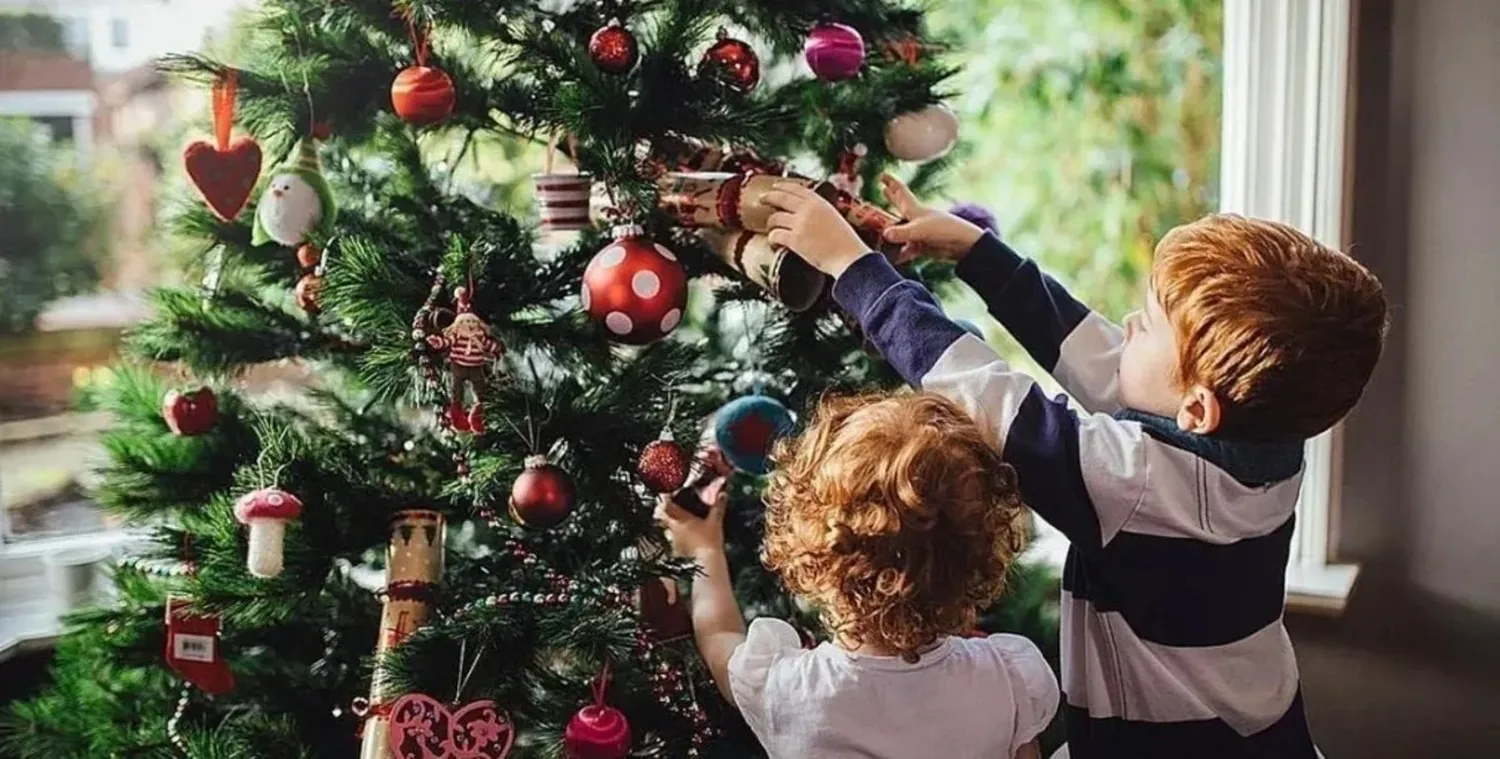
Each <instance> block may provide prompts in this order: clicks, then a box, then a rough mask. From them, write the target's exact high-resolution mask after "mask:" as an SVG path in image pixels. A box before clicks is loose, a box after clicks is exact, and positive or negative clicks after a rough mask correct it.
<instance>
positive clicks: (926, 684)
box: [729, 618, 1058, 759]
mask: <svg viewBox="0 0 1500 759" xmlns="http://www.w3.org/2000/svg"><path fill="white" fill-rule="evenodd" d="M729 683H730V688H731V690H732V691H733V693H734V701H735V704H736V705H737V706H738V707H739V709H740V712H741V713H743V714H744V715H745V721H746V722H748V723H749V725H750V729H751V730H753V731H754V732H755V735H756V736H757V737H758V738H760V741H761V743H762V744H763V745H764V746H765V748H766V751H767V752H768V753H769V754H770V756H771V759H812V758H813V757H816V758H817V759H840V758H841V757H851V758H852V757H860V758H861V759H866V758H868V759H874V758H876V757H878V758H879V759H927V758H929V757H943V759H971V758H972V759H1002V758H1003V759H1009V757H1012V756H1014V755H1015V752H1016V750H1017V749H1018V748H1020V747H1021V746H1022V745H1024V744H1025V743H1026V742H1027V741H1030V740H1032V739H1033V738H1035V737H1036V736H1037V734H1038V733H1040V732H1041V731H1042V730H1043V729H1045V728H1046V727H1047V723H1048V722H1050V721H1051V719H1052V715H1053V714H1054V713H1055V712H1056V711H1057V700H1058V688H1057V678H1056V677H1054V676H1053V674H1052V670H1051V668H1050V667H1048V666H1047V661H1046V659H1044V658H1042V652H1041V651H1039V650H1038V649H1037V647H1036V645H1035V644H1033V643H1032V642H1031V641H1029V640H1027V639H1025V638H1022V637H1020V636H1017V635H990V636H988V637H984V638H958V637H949V638H944V639H943V640H942V641H941V642H939V643H938V645H937V647H936V648H934V649H932V650H930V651H928V652H926V653H924V654H922V658H921V660H919V661H917V662H916V663H914V664H908V663H907V662H904V661H902V660H901V659H900V658H898V657H886V656H860V655H856V654H851V653H849V652H847V651H844V650H843V649H840V648H838V647H837V646H834V645H833V644H831V643H824V644H822V645H820V646H818V647H817V648H814V649H812V650H807V649H804V648H803V647H802V642H801V640H800V639H799V638H798V636H797V632H796V630H795V629H793V628H792V626H791V625H789V624H787V623H786V622H784V621H782V620H779V619H766V618H762V619H757V620H755V621H754V622H751V623H750V629H749V633H748V636H747V638H746V639H745V642H744V643H742V644H741V645H740V646H739V648H736V649H735V651H734V655H733V656H731V657H730V659H729Z"/></svg>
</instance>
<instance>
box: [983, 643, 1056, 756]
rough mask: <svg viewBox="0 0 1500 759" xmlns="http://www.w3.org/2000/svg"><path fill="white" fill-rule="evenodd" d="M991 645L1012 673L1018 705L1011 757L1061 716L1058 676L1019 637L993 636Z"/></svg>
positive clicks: (1013, 689)
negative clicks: (1058, 705) (1053, 718)
mask: <svg viewBox="0 0 1500 759" xmlns="http://www.w3.org/2000/svg"><path fill="white" fill-rule="evenodd" d="M990 644H991V645H993V646H994V647H995V650H996V651H998V652H999V653H1000V659H1001V661H1003V662H1005V668H1006V670H1007V671H1008V672H1009V673H1010V682H1011V688H1012V697H1013V700H1014V701H1015V705H1016V732H1015V736H1014V737H1013V738H1012V739H1011V746H1010V753H1011V755H1012V756H1014V755H1015V753H1016V750H1017V749H1019V748H1020V747H1021V746H1024V745H1026V744H1027V743H1028V742H1030V741H1032V740H1034V739H1035V738H1036V737H1037V736H1038V735H1041V733H1042V731H1043V730H1046V729H1047V725H1049V724H1051V722H1052V717H1053V716H1054V715H1056V714H1057V700H1058V696H1059V690H1058V687H1057V676H1056V675H1054V674H1053V673H1052V667H1051V665H1049V664H1047V659H1046V657H1044V656H1042V651H1041V649H1039V648H1037V647H1036V644H1035V643H1032V642H1031V641H1030V640H1027V639H1026V638H1023V637H1021V636H1019V635H991V636H990Z"/></svg>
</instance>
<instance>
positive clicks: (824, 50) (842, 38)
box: [802, 22, 865, 82]
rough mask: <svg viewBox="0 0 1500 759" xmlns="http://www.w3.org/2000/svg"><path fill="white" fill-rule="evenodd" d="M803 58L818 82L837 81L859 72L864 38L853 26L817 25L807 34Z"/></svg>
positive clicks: (863, 56)
mask: <svg viewBox="0 0 1500 759" xmlns="http://www.w3.org/2000/svg"><path fill="white" fill-rule="evenodd" d="M802 55H803V57H805V58H806V59H807V65H808V66H809V67H811V68H812V70H813V73H814V74H816V75H817V76H818V78H819V79H822V80H823V81H825V82H837V81H840V80H842V79H848V78H850V77H852V76H854V75H855V74H858V73H859V69H860V67H861V66H863V65H864V63H865V38H864V37H861V36H860V35H859V31H858V30H856V29H855V28H854V27H852V26H847V25H845V24H835V23H831V22H830V23H823V24H818V25H817V26H815V27H813V29H812V31H811V32H808V34H807V43H806V44H804V45H803V47H802Z"/></svg>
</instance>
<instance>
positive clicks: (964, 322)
mask: <svg viewBox="0 0 1500 759" xmlns="http://www.w3.org/2000/svg"><path fill="white" fill-rule="evenodd" d="M953 323H954V324H957V325H958V326H960V327H963V328H964V331H965V332H967V333H969V334H971V335H973V336H975V337H977V338H979V339H980V340H983V339H984V330H982V329H980V328H979V325H978V324H975V323H974V322H971V321H969V320H968V319H954V320H953Z"/></svg>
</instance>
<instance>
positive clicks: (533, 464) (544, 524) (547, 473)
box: [510, 456, 575, 530]
mask: <svg viewBox="0 0 1500 759" xmlns="http://www.w3.org/2000/svg"><path fill="white" fill-rule="evenodd" d="M574 500H575V499H574V492H573V479H572V478H571V477H569V476H568V473H567V472H564V471H563V470H562V469H560V468H558V467H556V466H553V465H552V464H550V463H548V461H547V457H546V456H532V457H530V458H528V459H526V469H525V471H523V472H521V476H520V477H517V478H516V482H515V484H514V485H511V488H510V516H511V518H512V519H514V520H516V522H517V523H519V524H520V525H522V526H523V527H533V528H536V529H540V530H545V529H547V528H549V527H554V526H556V525H557V524H559V523H560V522H562V521H563V520H564V519H567V518H568V515H569V514H571V513H573V504H574Z"/></svg>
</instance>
